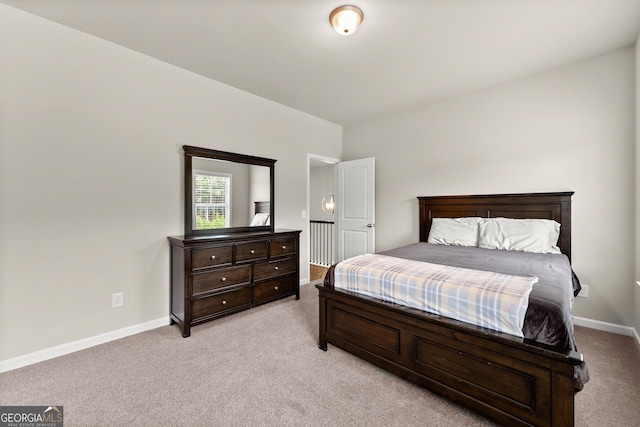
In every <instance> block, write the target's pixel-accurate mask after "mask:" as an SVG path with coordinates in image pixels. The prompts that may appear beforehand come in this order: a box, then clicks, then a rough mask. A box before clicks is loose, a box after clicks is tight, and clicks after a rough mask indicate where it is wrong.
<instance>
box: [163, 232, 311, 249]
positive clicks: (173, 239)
mask: <svg viewBox="0 0 640 427" xmlns="http://www.w3.org/2000/svg"><path fill="white" fill-rule="evenodd" d="M301 232H302V230H289V229H285V228H279V229H276V230H275V231H274V232H269V231H258V232H251V231H241V232H235V233H226V234H213V235H203V234H196V235H192V236H169V237H168V239H169V242H170V243H171V244H172V245H178V246H183V245H185V244H192V243H213V242H226V241H237V240H248V239H260V238H263V239H268V238H271V237H278V236H282V235H286V234H289V235H292V234H294V235H299V234H300V233H301Z"/></svg>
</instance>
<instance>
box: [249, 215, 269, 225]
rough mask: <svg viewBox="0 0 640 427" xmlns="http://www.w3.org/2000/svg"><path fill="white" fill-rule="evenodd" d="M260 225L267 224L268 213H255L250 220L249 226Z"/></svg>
mask: <svg viewBox="0 0 640 427" xmlns="http://www.w3.org/2000/svg"><path fill="white" fill-rule="evenodd" d="M261 225H269V214H268V213H257V214H256V215H255V216H254V217H253V220H252V221H251V225H250V227H256V226H261Z"/></svg>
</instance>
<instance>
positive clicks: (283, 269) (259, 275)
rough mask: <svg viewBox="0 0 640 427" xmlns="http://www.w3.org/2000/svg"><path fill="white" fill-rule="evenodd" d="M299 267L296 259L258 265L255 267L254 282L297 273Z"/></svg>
mask: <svg viewBox="0 0 640 427" xmlns="http://www.w3.org/2000/svg"><path fill="white" fill-rule="evenodd" d="M297 267H298V263H297V262H296V260H295V259H285V260H280V261H270V262H265V263H260V264H256V265H255V266H254V267H253V280H254V281H258V280H263V279H269V278H271V277H277V276H284V275H285V274H291V273H295V272H296V271H297V270H296V269H297Z"/></svg>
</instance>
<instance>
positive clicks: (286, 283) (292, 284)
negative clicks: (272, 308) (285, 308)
mask: <svg viewBox="0 0 640 427" xmlns="http://www.w3.org/2000/svg"><path fill="white" fill-rule="evenodd" d="M297 280H298V278H297V277H296V276H295V275H293V276H289V277H283V278H282V279H274V280H269V281H268V282H262V283H260V284H258V285H255V287H254V288H253V303H254V304H260V303H262V302H266V301H269V300H272V299H277V298H278V297H280V296H285V295H292V294H293V293H295V289H296V281H297Z"/></svg>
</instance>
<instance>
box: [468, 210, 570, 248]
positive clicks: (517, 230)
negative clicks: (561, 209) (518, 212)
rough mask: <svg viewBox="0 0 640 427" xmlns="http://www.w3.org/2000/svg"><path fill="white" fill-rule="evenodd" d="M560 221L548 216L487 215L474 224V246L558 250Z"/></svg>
mask: <svg viewBox="0 0 640 427" xmlns="http://www.w3.org/2000/svg"><path fill="white" fill-rule="evenodd" d="M558 237H560V224H558V223H557V222H556V221H553V220H550V219H512V218H487V219H484V220H483V221H482V222H480V224H478V246H479V247H481V248H487V249H503V250H507V251H523V252H535V253H541V254H559V253H561V252H560V248H558V246H557V244H558Z"/></svg>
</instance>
